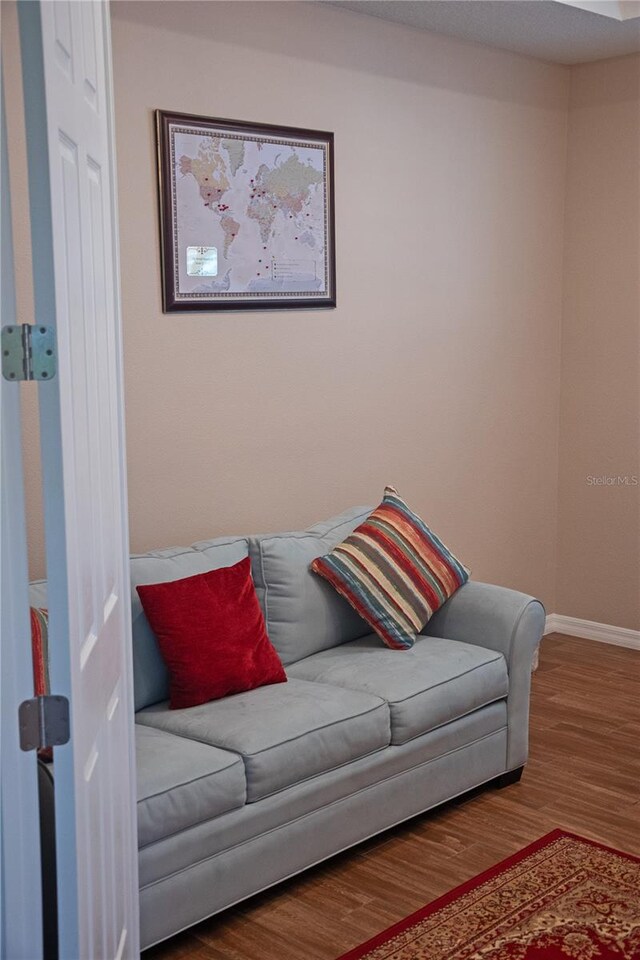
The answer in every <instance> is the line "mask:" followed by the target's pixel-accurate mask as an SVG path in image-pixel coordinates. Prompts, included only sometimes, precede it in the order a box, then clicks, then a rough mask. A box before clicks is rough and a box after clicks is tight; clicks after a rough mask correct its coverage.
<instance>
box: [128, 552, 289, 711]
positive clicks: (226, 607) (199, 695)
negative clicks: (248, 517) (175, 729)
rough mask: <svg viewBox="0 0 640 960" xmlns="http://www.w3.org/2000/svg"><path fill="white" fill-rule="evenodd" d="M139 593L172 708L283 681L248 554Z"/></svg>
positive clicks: (141, 587)
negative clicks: (227, 564) (164, 667)
mask: <svg viewBox="0 0 640 960" xmlns="http://www.w3.org/2000/svg"><path fill="white" fill-rule="evenodd" d="M137 591H138V595H139V596H140V599H141V601H142V606H143V608H144V612H145V613H146V615H147V618H148V620H149V623H150V624H151V626H152V628H153V632H154V633H155V635H156V637H157V639H158V643H159V644H160V650H161V651H162V656H163V658H164V661H165V663H166V664H167V666H168V668H169V674H170V678H171V679H170V697H169V706H170V708H171V709H172V710H176V709H180V708H184V707H195V706H197V705H198V704H200V703H207V701H209V700H219V699H220V698H221V697H226V696H228V695H229V694H231V693H242V692H243V691H244V690H254V689H255V688H256V687H261V686H263V685H264V684H267V683H284V682H286V679H287V675H286V673H285V672H284V668H283V666H282V663H281V662H280V658H279V657H278V654H277V653H276V651H275V650H274V648H273V644H272V643H271V642H270V640H269V638H268V636H267V631H266V628H265V625H264V617H263V615H262V610H261V609H260V604H259V603H258V598H257V597H256V590H255V587H254V585H253V580H252V579H251V561H250V560H249V557H245V558H244V560H239V561H238V563H234V564H233V566H231V567H221V568H220V569H219V570H208V571H207V573H196V574H195V576H193V577H185V578H184V579H182V580H173V581H170V582H169V583H148V584H146V585H142V584H139V585H138V587H137Z"/></svg>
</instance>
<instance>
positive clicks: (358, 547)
mask: <svg viewBox="0 0 640 960" xmlns="http://www.w3.org/2000/svg"><path fill="white" fill-rule="evenodd" d="M311 569H312V570H313V571H314V573H318V574H319V575H320V576H321V577H324V578H325V579H326V580H327V581H328V582H329V583H330V584H331V586H332V587H334V588H335V589H336V590H337V591H338V593H339V594H340V595H341V596H343V597H344V598H345V600H348V601H349V603H350V604H351V606H352V607H353V608H354V610H356V611H357V612H358V613H359V614H360V616H361V617H363V618H364V619H365V620H366V621H367V623H368V624H369V625H370V626H371V628H372V629H373V630H375V631H376V633H377V634H378V636H379V637H380V638H381V640H383V641H384V643H386V645H387V646H388V647H391V648H392V649H394V650H397V649H400V650H404V649H406V648H407V647H412V646H413V644H414V643H415V639H416V634H418V633H419V632H420V630H422V628H423V627H424V625H425V624H426V623H427V621H428V620H429V619H430V617H431V616H433V614H434V613H435V611H436V610H438V609H439V608H440V607H441V606H442V604H443V603H445V601H446V600H448V598H449V597H450V596H452V595H453V594H454V593H455V592H456V590H457V589H458V588H459V587H461V586H462V584H463V583H466V581H467V580H468V579H469V571H468V570H467V569H466V567H463V566H462V564H461V563H460V561H459V560H457V559H456V558H455V557H454V555H453V554H452V553H451V551H450V550H448V549H447V548H446V547H445V545H444V544H443V543H442V541H441V540H440V539H439V538H438V537H437V536H436V535H435V533H433V531H432V530H430V529H429V527H428V526H427V525H426V523H425V522H424V520H421V519H420V517H419V516H418V515H417V514H415V513H414V512H413V511H412V510H411V509H410V508H409V507H408V506H407V504H406V503H405V502H404V500H403V499H402V498H401V497H400V496H398V492H397V490H395V489H394V488H393V487H385V491H384V498H383V500H382V503H381V504H380V506H378V507H376V509H375V510H374V511H373V513H371V514H370V515H369V516H368V517H367V518H366V520H365V521H364V522H363V523H361V524H360V525H359V526H358V527H356V529H355V530H354V531H353V533H351V534H350V535H349V536H348V537H347V538H346V540H344V541H343V542H342V543H339V544H337V545H336V546H335V547H334V549H333V550H332V551H331V553H329V554H327V556H325V557H317V558H316V559H315V560H314V561H313V563H312V564H311Z"/></svg>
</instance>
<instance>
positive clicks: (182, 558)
mask: <svg viewBox="0 0 640 960" xmlns="http://www.w3.org/2000/svg"><path fill="white" fill-rule="evenodd" d="M248 552H249V544H248V541H247V540H246V539H244V538H237V537H236V538H228V537H224V538H221V539H218V540H203V541H200V542H199V543H194V544H193V546H191V547H169V548H168V549H166V550H153V551H151V552H150V553H137V554H133V556H132V557H131V564H130V571H131V622H132V631H133V633H132V641H133V689H134V700H135V709H136V710H141V709H142V708H143V707H146V706H149V704H151V703H158V702H159V701H160V700H166V699H167V697H168V696H169V673H168V671H167V668H166V666H165V664H164V661H163V659H162V656H161V654H160V649H159V647H158V642H157V640H156V638H155V636H154V634H153V630H152V629H151V627H150V626H149V621H148V620H147V618H146V616H145V614H144V610H143V609H142V604H141V602H140V597H139V596H138V593H137V591H136V587H137V586H138V585H139V584H146V583H164V582H166V581H169V580H182V579H183V578H184V577H191V576H193V575H194V574H196V573H206V572H207V571H208V570H217V569H219V568H220V567H230V566H232V564H234V563H237V562H238V561H239V560H242V559H243V558H244V557H246V556H248Z"/></svg>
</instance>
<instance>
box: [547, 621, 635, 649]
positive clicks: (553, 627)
mask: <svg viewBox="0 0 640 960" xmlns="http://www.w3.org/2000/svg"><path fill="white" fill-rule="evenodd" d="M544 632H545V636H546V634H548V633H566V634H568V636H570V637H582V638H583V639H584V640H597V641H598V642H599V643H613V644H614V645H615V646H617V647H630V648H631V649H632V650H640V630H627V629H626V627H612V626H610V625H609V624H608V623H596V622H595V621H594V620H579V619H578V618H577V617H563V616H561V614H559V613H550V614H549V616H548V617H547V620H546V623H545V628H544Z"/></svg>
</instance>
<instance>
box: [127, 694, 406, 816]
mask: <svg viewBox="0 0 640 960" xmlns="http://www.w3.org/2000/svg"><path fill="white" fill-rule="evenodd" d="M136 720H137V722H138V723H145V724H149V725H150V726H153V727H156V728H158V729H161V730H166V731H168V732H169V733H173V734H176V735H177V736H181V737H186V738H188V739H189V740H199V741H200V742H201V743H207V744H211V745H212V746H216V747H221V748H223V749H225V750H232V751H234V752H235V753H239V754H240V755H241V756H242V758H243V760H244V765H245V776H246V780H247V800H248V801H253V800H259V799H260V798H261V797H266V796H269V795H270V794H272V793H276V792H277V791H278V790H282V789H284V788H285V787H289V786H291V785H292V784H295V783H299V782H300V781H302V780H308V779H309V778H310V777H314V776H317V775H318V774H321V773H325V772H326V771H328V770H333V769H335V768H336V767H340V766H342V764H345V763H349V762H350V761H351V760H355V759H357V758H358V757H364V756H366V755H367V754H369V753H373V752H374V751H375V750H380V749H382V748H383V747H386V746H388V745H389V737H390V728H389V708H388V706H387V704H386V703H384V702H383V701H382V700H381V699H380V697H376V696H372V695H371V694H369V693H361V692H358V691H354V690H344V689H342V688H340V687H334V686H331V685H329V684H325V683H309V682H307V681H305V680H290V681H289V683H286V684H278V685H276V686H271V687H260V688H259V689H257V690H251V691H250V692H249V693H238V694H236V695H234V696H231V697H226V698H225V699H224V700H214V701H213V702H212V703H206V704H202V705H201V706H199V707H191V708H190V709H189V710H169V709H168V706H167V704H166V703H165V704H156V705H155V706H153V707H147V708H146V709H145V710H142V711H141V712H140V713H139V714H138V715H137V717H136Z"/></svg>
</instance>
